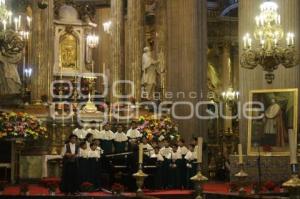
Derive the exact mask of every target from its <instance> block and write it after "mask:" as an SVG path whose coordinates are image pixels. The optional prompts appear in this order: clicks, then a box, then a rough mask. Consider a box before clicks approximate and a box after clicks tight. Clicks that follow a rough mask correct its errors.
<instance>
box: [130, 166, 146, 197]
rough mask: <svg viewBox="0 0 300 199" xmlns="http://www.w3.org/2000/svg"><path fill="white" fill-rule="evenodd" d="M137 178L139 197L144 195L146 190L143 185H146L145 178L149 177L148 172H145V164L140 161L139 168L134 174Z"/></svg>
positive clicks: (137, 193)
mask: <svg viewBox="0 0 300 199" xmlns="http://www.w3.org/2000/svg"><path fill="white" fill-rule="evenodd" d="M132 176H133V177H134V178H135V179H136V185H137V188H138V189H137V191H136V195H137V196H138V197H140V196H143V195H144V192H143V190H142V187H143V185H144V180H145V178H146V177H148V174H145V173H144V172H143V164H142V163H139V170H138V172H137V173H135V174H133V175H132Z"/></svg>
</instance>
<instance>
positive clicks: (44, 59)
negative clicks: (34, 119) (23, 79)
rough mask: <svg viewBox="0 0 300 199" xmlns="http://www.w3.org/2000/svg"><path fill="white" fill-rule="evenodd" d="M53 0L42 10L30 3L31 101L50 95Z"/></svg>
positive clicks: (36, 101)
mask: <svg viewBox="0 0 300 199" xmlns="http://www.w3.org/2000/svg"><path fill="white" fill-rule="evenodd" d="M53 19H54V13H53V0H49V1H48V7H47V8H46V9H44V10H42V9H40V8H38V5H37V3H33V4H32V36H31V38H32V39H31V40H30V42H31V43H30V45H29V46H30V49H29V52H31V53H30V54H29V65H31V66H32V69H33V73H32V80H31V82H32V83H31V101H32V102H33V103H34V104H36V103H40V102H41V96H43V95H47V96H48V97H49V98H51V96H50V86H51V81H52V69H53V63H54V59H53V55H54V50H53V49H54V31H53V28H54V24H53Z"/></svg>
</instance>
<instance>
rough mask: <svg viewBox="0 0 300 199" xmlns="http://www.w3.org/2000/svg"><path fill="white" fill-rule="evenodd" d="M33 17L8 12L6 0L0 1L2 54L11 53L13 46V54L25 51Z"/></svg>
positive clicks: (0, 44) (0, 46)
mask: <svg viewBox="0 0 300 199" xmlns="http://www.w3.org/2000/svg"><path fill="white" fill-rule="evenodd" d="M31 21H32V19H31V17H29V16H25V15H24V14H20V15H15V14H13V12H12V11H10V10H8V8H7V6H6V2H5V0H0V48H1V51H2V53H9V51H11V49H10V48H9V47H11V46H12V45H14V46H18V48H15V47H14V51H13V53H20V52H22V50H23V47H24V44H21V43H23V42H24V41H26V40H28V38H29V34H30V26H31Z"/></svg>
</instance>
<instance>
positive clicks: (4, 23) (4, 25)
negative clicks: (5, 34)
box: [2, 20, 7, 31]
mask: <svg viewBox="0 0 300 199" xmlns="http://www.w3.org/2000/svg"><path fill="white" fill-rule="evenodd" d="M2 24H3V30H4V31H6V24H7V22H6V20H3V21H2Z"/></svg>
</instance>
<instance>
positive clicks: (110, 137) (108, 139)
mask: <svg viewBox="0 0 300 199" xmlns="http://www.w3.org/2000/svg"><path fill="white" fill-rule="evenodd" d="M114 139H115V134H114V133H113V132H112V131H111V130H110V125H109V124H105V125H104V130H102V131H101V132H100V146H101V148H102V149H103V151H104V154H111V153H112V152H113V141H114Z"/></svg>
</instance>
